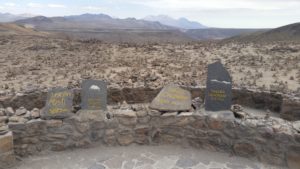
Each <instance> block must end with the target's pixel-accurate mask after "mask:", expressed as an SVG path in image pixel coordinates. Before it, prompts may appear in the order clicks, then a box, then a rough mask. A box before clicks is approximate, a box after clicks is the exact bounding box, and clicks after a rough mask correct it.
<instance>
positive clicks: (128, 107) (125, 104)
mask: <svg viewBox="0 0 300 169" xmlns="http://www.w3.org/2000/svg"><path fill="white" fill-rule="evenodd" d="M120 109H121V110H130V109H131V106H130V105H129V104H127V102H126V101H124V102H123V103H122V105H121V106H120Z"/></svg>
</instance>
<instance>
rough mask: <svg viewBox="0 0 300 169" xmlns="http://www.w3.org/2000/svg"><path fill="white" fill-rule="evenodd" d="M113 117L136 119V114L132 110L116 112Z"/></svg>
mask: <svg viewBox="0 0 300 169" xmlns="http://www.w3.org/2000/svg"><path fill="white" fill-rule="evenodd" d="M114 116H115V117H126V118H136V117H137V115H136V112H135V111H132V110H118V111H116V112H115V113H114Z"/></svg>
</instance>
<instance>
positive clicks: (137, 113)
mask: <svg viewBox="0 0 300 169" xmlns="http://www.w3.org/2000/svg"><path fill="white" fill-rule="evenodd" d="M147 115H148V112H147V111H145V110H141V111H137V112H136V116H137V117H146V116H147Z"/></svg>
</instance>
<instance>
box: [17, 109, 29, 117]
mask: <svg viewBox="0 0 300 169" xmlns="http://www.w3.org/2000/svg"><path fill="white" fill-rule="evenodd" d="M26 113H27V110H26V109H25V107H20V108H18V109H17V110H16V113H15V114H16V115H17V116H21V115H24V114H26Z"/></svg>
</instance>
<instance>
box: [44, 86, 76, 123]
mask: <svg viewBox="0 0 300 169" xmlns="http://www.w3.org/2000/svg"><path fill="white" fill-rule="evenodd" d="M73 97H74V95H73V93H72V91H70V90H68V89H65V88H53V89H51V90H50V91H49V92H48V96H47V103H46V107H45V114H44V118H47V119H48V118H50V119H51V118H54V119H62V118H66V117H69V116H71V115H73V113H72V106H73Z"/></svg>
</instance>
